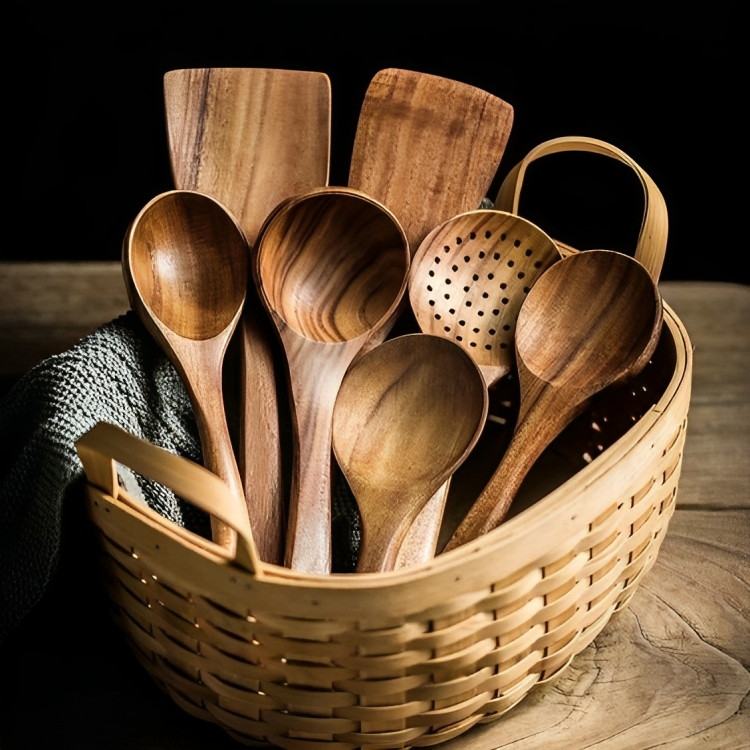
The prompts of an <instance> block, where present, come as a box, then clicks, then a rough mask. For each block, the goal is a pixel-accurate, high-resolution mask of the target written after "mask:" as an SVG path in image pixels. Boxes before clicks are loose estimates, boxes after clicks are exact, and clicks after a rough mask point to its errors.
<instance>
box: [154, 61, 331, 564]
mask: <svg viewBox="0 0 750 750" xmlns="http://www.w3.org/2000/svg"><path fill="white" fill-rule="evenodd" d="M330 94H331V92H330V81H329V79H328V76H326V75H325V74H324V73H316V72H311V71H297V70H274V69H266V68H202V69H194V70H173V71H170V72H168V73H167V74H166V75H165V76H164V98H165V104H166V118H167V132H168V138H169V155H170V160H171V165H172V175H173V178H174V182H175V186H176V187H177V188H183V189H191V190H197V191H199V192H202V193H205V194H207V195H210V196H212V197H214V198H216V199H217V200H219V201H220V202H221V203H222V204H223V205H225V206H226V207H227V208H228V209H229V210H230V211H231V212H232V213H233V214H234V215H235V216H236V218H237V220H238V221H239V224H240V226H241V227H242V229H243V231H244V233H245V236H246V238H247V241H248V243H249V244H250V245H251V246H252V245H253V243H254V242H255V240H256V237H257V234H258V230H259V229H260V226H261V224H262V223H263V221H264V219H265V218H266V216H267V215H268V214H269V213H270V212H271V210H272V209H273V208H274V207H275V206H276V205H277V204H278V203H279V202H281V201H282V200H283V199H285V198H288V197H290V196H292V195H297V194H300V193H305V192H307V191H309V190H311V189H313V188H316V187H321V186H324V185H326V184H327V183H328V169H329V161H330V120H331V102H330V98H331V97H330ZM240 325H241V337H242V346H241V350H242V385H241V398H242V405H241V419H240V441H239V442H240V445H239V459H240V470H241V473H242V478H243V485H244V491H245V497H246V500H247V509H248V515H249V517H250V522H251V524H252V527H253V531H254V533H255V538H256V543H257V545H258V552H259V554H260V556H261V558H262V559H263V560H264V561H266V562H272V563H276V564H279V565H281V564H282V563H283V558H284V516H285V511H284V497H283V487H282V467H281V449H280V443H279V415H278V410H277V393H276V381H275V378H274V358H273V350H274V349H273V335H274V332H273V326H272V325H271V323H270V321H269V320H268V318H267V314H266V311H265V310H264V309H263V306H262V305H261V304H260V301H259V299H258V297H257V293H256V292H255V289H254V287H252V288H251V289H249V290H248V297H247V300H246V303H245V310H244V312H243V315H242V319H241V324H240Z"/></svg>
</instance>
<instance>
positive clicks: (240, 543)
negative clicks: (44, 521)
mask: <svg viewBox="0 0 750 750" xmlns="http://www.w3.org/2000/svg"><path fill="white" fill-rule="evenodd" d="M75 447H76V451H77V452H78V457H79V458H80V459H81V463H82V464H83V470H84V471H85V472H86V478H87V480H88V482H89V484H92V485H93V486H95V487H98V488H99V489H100V490H102V492H105V493H106V494H108V495H110V496H111V497H113V498H114V499H117V498H118V497H120V496H123V495H126V494H127V493H124V492H123V490H122V488H121V487H120V485H119V483H118V481H117V468H116V467H115V461H116V462H118V463H120V464H123V465H125V466H127V467H128V468H130V469H132V470H133V471H135V472H137V473H138V474H142V475H143V476H144V477H147V478H148V479H152V480H153V481H155V482H158V483H159V484H163V485H164V486H165V487H168V488H169V489H171V490H173V491H174V492H175V494H177V495H178V496H179V497H181V498H183V499H184V500H187V501H188V502H189V503H191V504H192V505H195V506H196V507H197V508H200V510H202V511H205V512H206V513H208V514H210V515H212V516H215V517H216V518H218V519H219V520H220V521H223V522H224V523H225V524H226V525H227V526H228V527H230V528H231V529H232V530H233V531H234V532H236V537H235V540H233V543H232V545H231V547H230V552H231V553H233V555H234V562H235V563H236V564H237V565H238V566H240V567H241V568H243V569H244V570H246V571H247V572H249V573H252V574H253V575H256V576H257V575H258V574H259V573H260V571H261V563H260V558H259V557H258V552H257V549H256V547H255V543H254V541H253V537H252V531H251V529H250V521H249V520H248V518H247V516H246V515H245V514H244V513H242V509H243V508H244V505H243V508H240V507H238V504H237V503H236V502H235V500H234V496H233V495H232V492H231V491H230V489H229V487H228V486H227V484H226V483H225V482H224V481H222V480H221V479H220V478H219V477H217V476H216V475H215V474H212V473H211V472H210V471H209V470H208V469H205V468H204V467H203V466H199V465H198V464H196V463H194V462H193V461H190V460H189V459H187V458H184V457H182V456H177V455H175V454H174V453H170V452H169V451H167V450H164V448H159V447H158V446H156V445H153V444H152V443H149V442H148V441H146V440H143V439H141V438H139V437H136V436H135V435H131V434H130V433H129V432H126V431H125V430H123V429H121V428H120V427H117V426H115V425H113V424H109V423H108V422H99V423H97V424H96V425H95V426H94V427H92V428H91V429H90V430H89V431H88V432H87V433H85V434H84V435H82V436H81V437H80V438H79V439H78V441H77V442H76V444H75ZM129 505H130V506H131V507H137V506H133V504H132V503H129ZM150 515H151V514H150ZM150 515H149V517H150ZM154 515H155V516H157V517H158V522H159V523H161V524H162V525H164V526H165V527H169V528H170V529H171V530H172V527H173V526H175V524H174V523H173V522H172V521H170V520H169V519H168V518H164V517H163V516H159V515H158V514H154ZM177 528H178V529H179V531H184V529H182V528H180V527H177Z"/></svg>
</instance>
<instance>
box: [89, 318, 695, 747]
mask: <svg viewBox="0 0 750 750" xmlns="http://www.w3.org/2000/svg"><path fill="white" fill-rule="evenodd" d="M664 336H666V337H668V339H669V341H670V342H673V346H671V347H667V349H671V356H672V358H673V359H672V360H671V361H669V362H668V363H667V364H668V365H669V367H670V368H671V371H672V372H673V375H672V378H671V380H670V382H669V384H668V386H667V388H666V391H665V393H664V395H663V396H662V397H661V399H660V400H659V402H658V404H657V405H656V406H655V407H654V408H653V409H651V410H650V411H649V412H648V413H647V414H646V415H645V416H644V417H643V418H642V419H640V420H639V421H638V422H637V424H636V425H635V426H634V427H633V428H632V429H630V430H629V431H628V432H627V433H626V434H625V435H624V436H623V437H622V438H620V439H619V440H618V441H617V442H616V443H615V444H614V445H612V446H610V447H609V448H608V449H607V450H605V451H604V453H603V454H602V455H600V456H599V457H598V458H597V459H596V460H595V461H592V462H591V463H590V464H589V465H588V466H586V468H585V469H583V470H582V471H580V472H578V473H577V474H576V475H575V476H574V477H573V478H572V479H571V480H569V481H568V482H566V483H565V484H563V485H562V486H560V487H559V488H558V489H557V490H555V491H554V492H552V493H551V494H550V495H548V496H547V497H545V498H543V499H542V500H541V501H539V502H538V503H537V504H536V505H534V506H533V507H532V508H530V509H529V510H527V511H525V512H524V513H522V514H520V515H519V516H517V517H516V518H514V519H511V520H510V521H508V522H506V524H504V525H503V526H501V527H499V528H498V529H496V530H495V531H494V532H491V533H490V534H487V535H486V536H485V537H482V538H480V539H479V540H477V541H476V543H474V544H470V545H466V547H465V548H462V549H459V550H455V551H454V552H453V553H450V554H449V555H444V556H441V557H438V558H436V560H435V561H434V562H433V563H431V564H429V565H422V566H419V567H417V568H414V569H410V570H409V569H407V570H403V571H399V572H396V573H393V574H375V575H364V576H357V575H350V576H330V577H317V576H304V575H297V574H294V573H292V572H291V571H286V570H284V569H280V568H275V567H274V566H268V570H267V571H266V575H265V576H263V577H258V578H255V577H254V576H252V575H250V574H248V573H245V572H243V571H241V570H239V569H237V568H235V567H233V566H229V565H226V564H225V561H223V560H221V559H220V558H218V557H217V556H216V554H214V553H212V552H211V551H210V550H206V549H202V548H201V547H200V546H198V545H190V544H187V543H186V542H185V540H184V539H183V538H181V537H180V535H179V534H177V533H170V532H169V531H165V530H159V529H154V528H153V527H152V526H148V525H145V524H144V523H143V521H142V520H141V519H140V518H139V514H138V512H137V511H134V510H133V509H132V508H131V507H129V506H128V505H127V504H125V503H123V502H122V501H121V500H119V499H117V498H113V497H111V496H110V495H107V494H106V493H103V492H101V491H100V490H98V489H96V488H94V487H91V486H90V487H89V510H90V515H91V517H92V520H93V521H94V523H95V525H96V526H97V527H98V529H99V532H100V534H99V537H100V540H101V544H102V550H103V562H104V565H103V569H104V571H105V583H106V587H107V590H108V593H109V596H110V599H111V601H112V604H113V608H114V610H113V611H114V615H115V619H116V621H117V622H118V623H119V625H120V626H121V627H122V629H123V630H124V632H125V633H126V635H127V637H128V640H129V641H130V643H131V645H132V647H133V650H134V652H135V653H136V655H137V656H138V658H139V660H140V661H141V663H142V664H143V666H144V667H145V668H146V669H147V670H148V672H149V673H150V674H151V675H152V676H153V677H154V679H155V680H156V681H157V683H158V684H159V685H160V686H161V687H162V688H164V689H165V690H166V691H167V692H168V693H169V694H170V695H171V697H172V698H173V699H174V701H175V702H176V703H177V704H178V705H180V706H181V707H182V708H183V709H185V710H186V711H188V712H189V713H191V714H193V715H196V716H199V717H201V718H203V719H207V720H210V721H213V722H217V723H218V724H220V725H221V726H222V727H223V728H224V729H225V730H226V731H227V732H229V733H230V734H231V735H232V736H233V737H235V738H236V739H238V740H240V741H242V742H244V743H247V744H256V743H272V744H274V745H278V746H281V747H287V748H309V747H321V744H323V745H325V746H327V747H341V748H344V747H348V748H351V747H359V746H372V747H398V746H404V745H406V746H415V747H416V746H427V745H432V744H436V743H439V742H442V741H445V740H448V739H450V738H452V737H455V736H457V735H458V734H461V733H462V732H464V731H465V730H467V729H468V728H470V727H471V726H473V725H474V724H476V723H478V722H485V721H491V720H493V719H495V718H497V717H498V716H500V715H501V714H502V713H503V712H505V711H507V710H508V709H510V708H511V707H512V706H514V705H515V704H516V703H517V702H518V701H519V700H521V699H522V698H523V697H524V696H525V695H526V694H527V693H528V691H529V690H530V689H531V688H532V687H533V686H534V685H535V684H538V683H540V682H543V681H545V680H548V679H550V678H551V677H553V676H555V675H557V674H559V672H560V670H562V669H563V668H564V667H565V666H566V665H567V664H568V663H569V661H570V660H571V658H572V657H573V656H574V655H575V654H577V653H579V652H580V651H581V650H582V649H583V648H585V646H586V645H588V644H589V643H590V642H591V641H592V640H593V639H594V638H595V637H596V635H597V634H598V633H599V632H600V631H601V629H602V628H603V627H604V626H605V625H606V623H607V621H608V619H609V617H610V616H611V614H612V613H613V612H616V611H617V610H618V609H621V608H622V607H624V606H625V605H626V604H627V602H628V601H629V599H630V598H631V596H632V595H633V593H634V591H635V589H636V587H637V586H638V584H639V582H640V581H641V579H642V577H643V576H644V575H645V573H646V572H647V571H648V570H649V569H650V567H651V565H652V564H653V562H654V560H655V558H656V555H657V553H658V550H659V547H660V545H661V541H662V539H663V538H664V533H665V531H666V527H667V524H668V522H669V519H670V517H671V515H672V512H673V510H674V505H675V497H676V491H677V483H678V479H679V474H680V465H681V458H682V450H683V445H684V440H685V428H686V421H687V410H688V403H689V395H690V393H689V391H690V374H691V366H692V365H691V361H692V360H691V352H690V346H689V342H688V339H687V334H686V333H685V331H684V329H683V327H682V325H681V323H680V322H679V320H678V319H677V318H676V316H674V313H673V312H672V311H671V310H670V309H669V308H668V307H667V308H666V310H665V328H664V333H663V337H664ZM662 348H663V347H662ZM583 448H584V446H579V447H578V448H576V450H583ZM185 569H191V570H192V574H191V577H190V580H186V579H185V578H183V577H181V575H180V571H181V570H185Z"/></svg>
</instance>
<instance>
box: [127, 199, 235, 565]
mask: <svg viewBox="0 0 750 750" xmlns="http://www.w3.org/2000/svg"><path fill="white" fill-rule="evenodd" d="M123 272H124V276H125V283H126V286H127V289H128V296H129V298H130V303H131V305H132V307H133V309H135V310H136V312H137V313H138V315H139V316H140V318H141V320H142V321H143V323H144V325H145V326H146V328H147V329H148V330H149V331H150V333H151V334H152V335H153V336H154V338H155V339H156V340H157V341H158V342H159V344H160V345H161V347H162V348H163V349H164V351H165V352H166V354H167V355H168V356H169V358H170V359H171V361H172V362H173V364H174V366H175V367H176V368H177V371H178V372H179V373H180V375H181V377H182V379H183V381H184V383H185V386H186V388H187V390H188V393H189V395H190V399H191V401H192V404H193V409H194V411H195V419H196V422H197V424H198V431H199V433H200V439H201V447H202V449H203V459H204V464H205V466H206V468H207V469H209V470H210V471H212V472H213V473H214V474H217V475H218V476H219V477H221V479H223V480H224V481H225V482H226V483H227V484H228V485H229V488H230V490H231V491H232V494H233V496H234V497H235V498H236V499H237V502H238V503H240V504H241V505H242V507H243V509H244V504H245V503H244V497H243V493H242V483H241V481H240V475H239V471H238V469H237V463H236V461H235V458H234V452H233V449H232V444H231V441H230V438H229V430H228V428H227V422H226V415H225V412H224V400H223V395H222V373H221V370H222V363H223V360H224V352H225V351H226V348H227V344H228V343H229V339H230V337H231V335H232V332H233V331H234V329H235V327H236V325H237V321H238V320H239V318H240V313H241V312H242V306H243V303H244V301H245V295H246V291H247V278H248V247H247V243H246V242H245V238H244V235H243V234H242V230H241V229H240V227H239V226H238V225H237V223H236V222H235V220H234V219H233V217H232V216H231V215H230V214H229V213H228V212H227V211H226V210H225V209H224V207H223V206H222V205H221V204H220V203H218V202H217V201H215V200H214V199H213V198H210V197H208V196H206V195H203V194H201V193H196V192H192V191H186V190H173V191H170V192H167V193H162V194H161V195H158V196H156V197H155V198H153V199H152V200H151V201H149V203H147V204H146V206H145V207H144V208H142V209H141V211H140V212H139V213H138V215H137V216H136V217H135V219H134V220H133V222H132V223H131V225H130V227H129V228H128V231H127V234H126V236H125V241H124V243H123ZM212 529H213V536H214V541H217V542H218V543H219V544H222V545H223V546H225V547H227V548H229V549H230V550H231V551H232V552H234V547H235V545H236V534H235V533H234V532H233V531H231V530H230V529H229V527H227V526H225V525H224V524H222V523H220V522H218V521H216V520H215V519H213V518H212Z"/></svg>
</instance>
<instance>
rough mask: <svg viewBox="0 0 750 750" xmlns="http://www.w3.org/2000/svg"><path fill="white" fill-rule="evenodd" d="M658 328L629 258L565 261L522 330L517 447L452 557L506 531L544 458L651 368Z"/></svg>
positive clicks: (642, 277)
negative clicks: (611, 392)
mask: <svg viewBox="0 0 750 750" xmlns="http://www.w3.org/2000/svg"><path fill="white" fill-rule="evenodd" d="M661 325H662V303H661V298H660V296H659V292H658V289H657V287H656V284H655V283H654V281H653V279H652V278H651V276H650V275H649V273H648V271H647V270H646V269H645V267H644V266H642V265H641V264H640V263H639V262H638V261H636V260H634V259H633V258H630V257H629V256H627V255H622V254H620V253H616V252H612V251H608V250H589V251H586V252H583V253H578V254H575V255H571V256H569V257H567V258H564V259H562V260H560V261H558V262H557V263H555V264H553V265H552V267H551V268H549V270H547V271H546V272H545V273H544V274H543V275H542V276H541V277H540V278H539V280H538V281H537V283H536V284H535V285H534V287H533V289H532V290H531V291H530V292H529V294H528V296H527V298H526V301H525V302H524V304H523V306H522V307H521V310H520V313H519V316H518V323H517V327H516V355H517V362H518V374H519V380H520V387H521V403H520V407H519V414H518V421H517V423H516V428H515V431H514V433H513V438H512V440H511V443H510V445H509V447H508V450H507V452H506V453H505V456H504V457H503V460H502V461H501V462H500V465H499V466H498V468H497V470H496V471H495V473H494V474H493V476H492V478H491V479H490V481H489V483H488V484H487V486H486V487H485V488H484V490H483V491H482V493H481V495H480V496H479V498H478V499H477V500H476V502H475V503H474V505H473V506H472V507H471V509H470V510H469V513H468V514H467V516H466V517H465V518H464V520H463V521H462V522H461V524H459V526H458V528H457V529H456V531H455V532H454V534H453V536H452V537H451V539H450V540H449V541H448V544H447V545H446V548H445V550H446V551H448V550H451V549H454V548H455V547H458V546H459V545H461V544H465V543H467V542H469V541H471V540H473V539H475V538H477V537H478V536H480V535H481V534H484V533H486V532H488V531H490V530H492V529H493V528H495V527H496V526H498V525H499V524H500V523H502V521H503V518H504V517H505V515H506V513H507V511H508V508H509V507H510V504H511V502H512V501H513V498H514V496H515V494H516V492H517V491H518V488H519V487H520V485H521V482H522V481H523V479H524V477H525V476H526V473H527V472H528V470H529V469H530V468H531V466H532V465H533V463H534V461H535V460H536V459H537V458H538V456H539V455H540V454H541V452H542V451H543V450H544V448H545V447H546V446H547V445H548V444H549V443H550V442H551V441H552V440H553V439H554V438H555V437H556V436H557V435H558V434H559V433H560V432H561V431H562V430H563V428H565V427H566V426H567V425H568V424H569V423H570V422H571V421H572V420H573V419H574V418H575V417H576V416H578V414H579V413H581V412H582V411H583V409H584V408H585V407H586V405H587V404H588V402H589V401H590V399H591V397H592V396H593V395H594V394H596V393H598V392H599V391H601V390H602V389H604V388H605V387H607V386H609V385H611V384H613V383H618V382H622V381H623V380H624V379H626V378H628V377H631V376H632V375H634V374H635V371H636V369H637V368H638V367H639V366H640V364H641V363H642V364H645V363H646V362H647V361H648V359H649V358H650V357H651V355H652V354H653V352H654V350H655V348H656V344H657V343H658V340H659V334H660V332H661Z"/></svg>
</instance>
